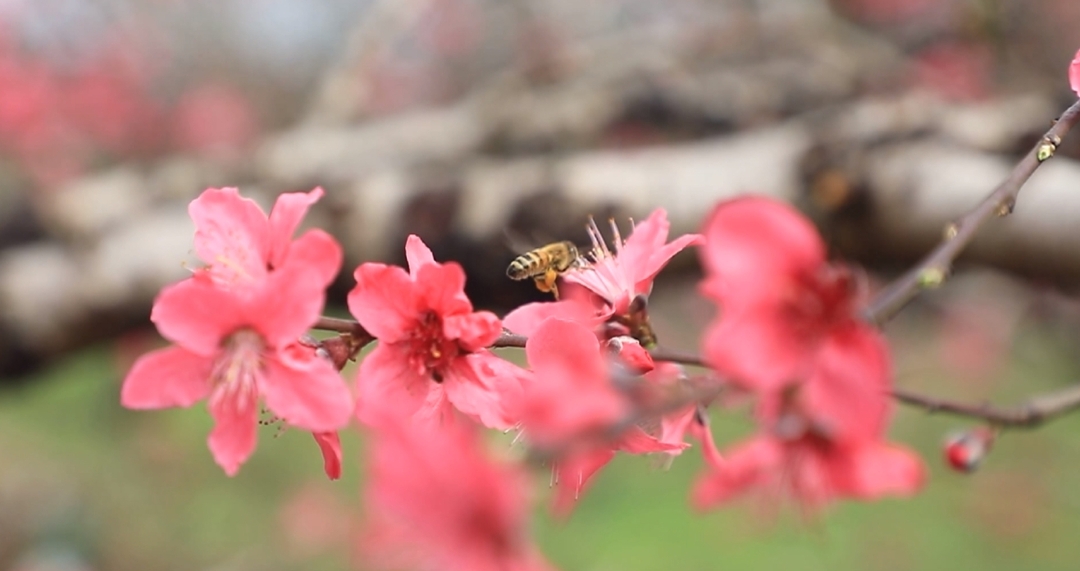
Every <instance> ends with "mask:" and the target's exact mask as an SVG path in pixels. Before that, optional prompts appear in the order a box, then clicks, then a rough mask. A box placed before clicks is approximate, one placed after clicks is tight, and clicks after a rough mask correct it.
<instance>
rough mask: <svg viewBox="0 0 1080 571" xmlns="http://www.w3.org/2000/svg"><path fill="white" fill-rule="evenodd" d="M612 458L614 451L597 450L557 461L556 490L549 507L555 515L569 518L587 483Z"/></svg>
mask: <svg viewBox="0 0 1080 571" xmlns="http://www.w3.org/2000/svg"><path fill="white" fill-rule="evenodd" d="M614 457H615V451H614V450H611V449H609V448H597V449H595V450H593V451H590V452H583V453H579V454H575V455H573V456H571V457H568V458H562V459H560V460H558V461H557V462H556V463H555V468H554V469H555V478H556V486H558V489H556V490H555V501H554V503H553V504H552V506H551V507H552V510H553V511H554V513H555V515H556V516H558V517H567V516H569V515H570V513H571V512H573V511H574V506H575V505H576V504H577V501H578V498H580V497H581V494H582V492H584V491H585V489H586V487H587V486H588V484H589V481H590V480H592V478H593V476H595V475H596V474H597V473H598V472H599V471H600V469H601V468H603V467H604V466H606V465H607V463H608V462H611V459H612V458H614Z"/></svg>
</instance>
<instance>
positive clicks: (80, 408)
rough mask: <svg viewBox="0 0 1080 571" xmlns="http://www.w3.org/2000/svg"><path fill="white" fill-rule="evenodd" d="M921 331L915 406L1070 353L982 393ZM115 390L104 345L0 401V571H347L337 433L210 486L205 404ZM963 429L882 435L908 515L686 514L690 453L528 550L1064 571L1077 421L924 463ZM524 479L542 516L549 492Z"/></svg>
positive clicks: (774, 565) (639, 563) (1026, 332)
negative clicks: (302, 530) (169, 404)
mask: <svg viewBox="0 0 1080 571" xmlns="http://www.w3.org/2000/svg"><path fill="white" fill-rule="evenodd" d="M684 309H685V310H686V311H687V312H690V313H693V312H694V311H696V310H695V309H694V308H693V307H686V308H684ZM673 311H674V315H675V316H676V317H677V316H678V315H679V313H678V312H679V309H678V308H675V309H674V310H673ZM927 327H928V326H927V325H926V324H923V323H919V322H918V320H917V319H915V320H914V321H913V323H909V324H907V325H905V324H901V325H900V326H898V327H897V328H895V329H894V330H893V331H891V332H890V334H891V335H892V336H893V337H894V344H895V346H896V348H897V355H898V363H897V369H898V371H899V376H898V382H902V383H904V384H906V385H907V386H912V387H918V388H921V389H923V390H925V391H926V392H929V393H935V394H940V395H944V396H966V397H968V398H973V399H977V398H981V397H991V398H993V399H994V400H998V401H1001V402H1015V401H1017V400H1019V399H1020V398H1022V397H1023V396H1024V395H1026V394H1029V393H1032V392H1036V391H1039V390H1045V389H1050V388H1053V387H1055V386H1060V385H1061V384H1062V383H1063V382H1064V381H1065V380H1067V379H1068V378H1070V377H1071V376H1073V375H1077V373H1080V371H1077V370H1076V366H1077V365H1076V362H1075V359H1074V358H1073V357H1072V356H1071V352H1070V347H1073V346H1074V345H1071V344H1070V343H1071V342H1070V341H1069V340H1068V339H1064V338H1063V337H1062V336H1061V335H1060V334H1058V333H1055V332H1053V331H1047V330H1046V329H1045V328H1042V327H1040V326H1038V325H1032V324H1028V325H1025V326H1024V327H1023V328H1022V330H1021V331H1019V332H1018V333H1017V336H1016V341H1015V343H1014V344H1013V347H1012V348H1011V349H1010V353H1009V355H1008V358H1007V359H1006V361H1005V366H1004V367H1003V368H1002V370H1001V371H999V372H998V373H996V374H995V379H996V380H994V381H993V382H985V383H980V384H971V383H968V384H964V383H956V382H953V381H950V380H949V379H948V378H946V377H944V376H943V375H942V373H941V372H940V370H939V369H938V368H936V367H935V366H934V365H933V364H932V363H929V364H928V361H929V360H930V359H928V358H927V355H928V354H930V353H932V347H933V344H934V343H935V341H934V339H933V336H932V335H927ZM122 376H123V371H121V370H119V369H118V366H117V360H116V358H115V351H114V350H113V348H112V347H111V346H102V347H95V348H91V349H89V350H86V351H83V352H81V353H78V354H73V355H71V356H70V357H68V358H65V359H63V360H61V361H59V362H56V363H55V364H54V366H52V367H51V368H50V369H49V370H47V371H45V372H43V373H41V374H40V376H39V377H37V378H34V379H32V380H31V382H28V383H26V384H25V385H24V386H23V387H22V388H20V389H16V390H5V391H3V392H0V569H4V568H13V567H12V566H13V565H14V561H15V560H16V558H18V557H24V558H25V557H26V554H27V553H28V552H42V551H44V552H46V553H49V552H50V549H53V551H55V550H60V551H63V550H69V551H71V552H73V553H77V554H79V556H80V557H84V558H85V559H86V561H88V562H90V564H91V566H92V568H94V569H110V570H112V569H115V570H127V569H132V570H136V569H138V570H149V569H163V570H171V569H177V570H180V569H184V570H187V569H281V570H288V569H297V570H299V569H304V570H310V571H318V570H335V569H347V568H349V565H350V561H355V560H354V558H353V557H352V556H351V555H350V553H349V549H348V547H349V546H348V543H349V542H348V541H345V540H343V538H347V537H348V533H347V532H348V526H349V525H351V524H350V521H351V520H350V519H349V518H350V517H355V516H356V514H358V513H359V508H358V503H357V502H358V497H359V489H360V474H359V472H360V468H359V456H360V447H361V443H360V442H359V441H358V439H357V438H356V437H355V436H352V435H349V436H347V438H346V440H345V447H346V454H347V458H346V468H345V472H346V474H345V477H344V478H343V479H342V480H341V481H338V482H329V481H326V480H325V478H323V476H322V471H321V459H320V456H319V452H318V449H317V447H316V446H315V445H314V443H313V441H312V440H311V439H310V437H309V436H308V435H307V434H304V433H301V432H296V431H287V432H285V433H284V434H282V435H280V436H279V437H274V433H275V429H274V428H263V429H261V432H260V444H259V448H258V450H257V452H256V454H255V456H254V457H253V458H252V460H251V461H250V462H248V463H247V464H246V465H245V466H244V467H243V469H242V470H241V472H240V474H239V475H238V476H237V477H234V478H228V477H226V476H225V475H224V474H223V473H222V472H221V471H220V469H219V468H218V467H217V466H216V465H215V464H214V463H213V462H212V460H211V458H210V454H209V452H208V451H207V449H206V444H205V438H206V434H207V431H208V429H209V428H210V420H209V416H208V414H207V413H206V410H205V408H204V406H202V405H198V406H196V407H193V408H191V409H186V410H168V411H160V412H136V411H128V410H124V409H123V408H121V407H120V405H119V404H118V391H119V387H120V381H121V379H122ZM1078 376H1080V375H1078ZM714 416H715V420H714V431H715V433H716V436H717V439H718V441H720V442H721V443H726V442H732V441H734V440H736V439H738V438H740V437H741V436H742V435H744V434H745V433H746V431H747V429H748V426H747V424H746V421H745V419H744V418H743V415H741V414H738V413H725V414H716V415H714ZM963 426H969V424H968V423H965V422H964V421H961V420H957V419H951V418H947V417H941V416H930V415H927V414H926V413H923V412H919V411H914V410H910V409H905V410H900V411H898V415H897V419H896V421H895V422H894V424H893V430H892V437H893V438H894V439H895V440H898V441H901V442H904V443H906V444H908V445H909V446H911V447H913V448H914V449H916V450H917V451H918V452H919V453H920V454H921V455H922V456H923V458H925V459H926V462H927V464H928V465H929V467H930V472H931V478H930V480H929V483H928V485H927V487H926V489H925V490H924V491H923V493H921V494H920V495H918V496H917V497H915V498H913V499H907V500H885V501H879V502H874V503H865V504H864V503H843V504H839V505H837V506H835V507H834V508H833V509H831V510H830V511H829V512H828V513H826V514H823V515H822V516H821V517H819V518H817V519H815V520H813V521H808V520H806V519H804V518H801V517H799V515H798V513H797V512H795V511H794V510H791V509H787V510H781V511H780V512H779V513H773V512H770V511H769V510H767V509H763V507H762V504H761V503H760V502H757V503H755V502H746V503H742V504H736V505H733V506H731V507H728V508H725V509H722V510H718V511H715V512H711V513H708V514H699V513H696V512H694V510H692V509H691V508H690V507H689V506H688V504H687V501H686V495H687V490H688V488H689V485H690V483H691V482H692V480H693V478H694V477H695V475H696V474H697V473H698V471H699V469H700V468H701V462H700V459H699V458H698V456H697V454H696V451H695V450H693V449H691V450H690V451H688V452H687V453H685V454H684V456H683V457H681V458H679V459H678V460H677V461H676V462H675V463H674V465H673V466H672V468H671V469H669V470H666V471H665V470H659V469H656V468H654V467H653V464H654V462H650V459H648V458H634V457H624V458H619V459H617V460H616V461H615V462H614V463H613V464H612V465H610V466H609V467H608V468H607V469H605V470H604V472H603V473H602V474H601V475H600V476H599V478H598V479H597V480H596V481H595V484H594V485H593V487H592V489H591V490H590V491H589V492H588V493H587V494H586V495H585V496H584V497H583V498H582V500H581V501H580V503H579V506H578V508H577V510H576V512H575V513H574V514H573V516H572V517H571V518H570V519H569V520H568V521H566V522H557V521H553V520H552V519H550V518H549V517H548V516H547V514H546V511H545V509H544V508H543V506H542V505H540V506H538V508H537V515H536V518H535V521H534V529H535V534H536V537H537V539H538V541H539V543H540V545H541V547H542V549H543V551H544V552H545V553H546V554H547V555H548V557H549V558H550V559H551V560H552V561H553V562H554V563H555V564H557V565H558V566H559V567H560V568H562V569H565V570H613V571H614V570H626V571H630V570H652V569H678V570H681V571H695V570H707V569H768V570H772V569H805V570H822V571H826V570H827V571H842V570H848V569H850V570H863V569H875V570H893V569H895V570H907V569H942V570H945V569H979V570H982V571H995V570H1002V571H1004V570H1014V569H1040V570H1057V569H1060V570H1067V569H1069V570H1073V569H1078V568H1080V485H1078V483H1080V415H1073V416H1070V417H1066V418H1063V419H1061V420H1058V421H1056V422H1053V423H1051V424H1049V425H1047V426H1045V427H1043V428H1041V429H1038V430H1035V431H1031V432H1022V433H1008V434H1005V435H1004V436H1003V437H1002V438H1001V439H1000V440H999V442H998V444H997V446H996V447H995V449H994V451H993V453H992V454H991V455H990V457H989V458H988V460H987V463H986V465H985V466H984V467H983V469H982V470H980V471H979V472H977V473H976V474H974V475H970V476H965V475H960V474H956V473H953V472H951V471H949V470H947V469H946V468H944V466H943V465H942V462H941V461H940V459H939V458H940V445H941V441H942V438H943V435H944V434H945V433H947V432H948V431H949V430H951V429H954V428H957V427H963ZM536 482H537V492H538V495H539V496H540V497H541V499H544V497H545V496H546V495H547V493H548V491H547V485H546V484H547V476H546V475H545V474H537V475H536ZM302 490H307V491H308V492H309V493H311V492H312V491H314V493H316V495H317V494H326V495H327V496H328V497H329V498H331V499H332V501H331V502H330V507H331V508H332V509H333V510H335V512H334V513H336V514H337V516H336V517H339V518H341V520H340V522H339V523H338V524H337V526H336V528H340V529H337V531H335V532H331V533H330V534H329V535H335V536H338V539H336V540H335V541H333V542H331V545H327V546H323V547H315V548H307V549H305V548H302V547H298V546H297V545H296V541H295V540H294V539H293V535H294V534H290V533H289V532H287V531H286V529H285V526H283V524H282V521H283V519H285V518H286V516H284V515H283V510H284V509H285V507H284V506H286V505H287V503H288V502H289V501H290V500H291V499H293V498H295V497H296V495H297V494H298V493H300V492H301V491H302ZM312 525H313V526H317V525H319V524H317V523H316V524H312ZM43 546H44V547H43ZM54 546H59V547H55V548H54Z"/></svg>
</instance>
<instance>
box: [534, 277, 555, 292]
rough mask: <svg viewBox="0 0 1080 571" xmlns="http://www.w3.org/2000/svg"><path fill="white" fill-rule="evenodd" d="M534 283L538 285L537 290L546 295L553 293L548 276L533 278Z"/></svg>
mask: <svg viewBox="0 0 1080 571" xmlns="http://www.w3.org/2000/svg"><path fill="white" fill-rule="evenodd" d="M533 283H534V284H536V289H538V290H540V291H542V292H544V293H547V292H549V291H551V285H549V284H548V280H547V276H546V275H542V276H536V277H535V278H533Z"/></svg>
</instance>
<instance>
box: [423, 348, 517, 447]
mask: <svg viewBox="0 0 1080 571" xmlns="http://www.w3.org/2000/svg"><path fill="white" fill-rule="evenodd" d="M525 375H526V373H525V371H523V370H521V369H520V368H518V367H517V366H516V365H513V364H511V363H508V362H507V361H504V360H503V359H500V358H498V357H496V356H495V355H494V354H492V353H491V352H490V351H481V352H479V353H472V354H469V355H465V356H463V357H459V358H457V359H455V360H454V363H453V365H452V367H451V369H450V371H448V373H447V375H446V378H445V379H444V380H443V387H444V388H445V390H446V398H447V399H448V400H449V401H450V402H451V403H452V404H453V405H454V407H455V408H457V409H458V410H460V411H461V412H463V413H465V414H467V415H469V416H471V417H473V418H475V419H477V420H478V421H479V422H480V424H483V425H484V426H487V427H488V428H496V429H499V430H505V429H507V428H510V427H512V426H514V425H515V424H516V423H517V421H518V419H517V418H515V415H513V414H511V412H512V409H513V405H514V404H516V403H517V402H518V401H519V400H520V398H521V396H520V393H521V382H522V378H524V377H525Z"/></svg>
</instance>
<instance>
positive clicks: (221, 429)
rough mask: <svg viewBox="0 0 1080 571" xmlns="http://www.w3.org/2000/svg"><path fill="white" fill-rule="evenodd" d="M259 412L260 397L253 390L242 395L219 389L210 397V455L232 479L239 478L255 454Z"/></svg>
mask: <svg viewBox="0 0 1080 571" xmlns="http://www.w3.org/2000/svg"><path fill="white" fill-rule="evenodd" d="M258 412H259V406H258V395H257V394H255V392H254V391H253V390H252V391H244V392H243V393H239V394H238V393H230V392H226V391H224V390H220V389H219V390H218V391H215V392H214V393H213V394H211V395H210V415H211V416H213V417H214V428H213V430H211V431H210V437H209V439H208V443H209V445H210V453H211V454H212V455H213V456H214V461H215V462H217V464H218V466H221V468H222V469H223V470H225V473H226V474H228V475H229V476H235V475H236V473H237V472H238V471H239V470H240V465H241V464H243V463H244V462H245V461H247V459H248V458H249V457H250V456H251V453H252V452H254V451H255V440H256V429H257V427H258Z"/></svg>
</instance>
